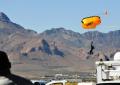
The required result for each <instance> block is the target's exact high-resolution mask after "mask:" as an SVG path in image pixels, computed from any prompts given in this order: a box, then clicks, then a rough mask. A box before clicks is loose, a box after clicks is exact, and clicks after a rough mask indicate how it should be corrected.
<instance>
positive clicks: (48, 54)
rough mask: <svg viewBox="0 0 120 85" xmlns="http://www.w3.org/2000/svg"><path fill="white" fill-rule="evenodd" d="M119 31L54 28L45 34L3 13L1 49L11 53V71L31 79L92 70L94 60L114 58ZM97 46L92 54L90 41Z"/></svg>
mask: <svg viewBox="0 0 120 85" xmlns="http://www.w3.org/2000/svg"><path fill="white" fill-rule="evenodd" d="M119 36H120V30H116V31H111V32H108V33H101V32H98V31H91V32H86V33H83V34H80V33H77V32H73V31H71V30H66V29H65V28H52V29H50V30H46V31H44V32H42V33H37V32H35V31H33V30H29V29H25V28H24V27H22V26H20V25H18V24H16V23H14V22H12V21H11V20H10V19H9V18H8V16H7V15H6V14H4V13H2V12H1V13H0V50H4V51H6V52H7V53H8V55H9V58H10V61H11V62H12V71H13V72H15V73H17V74H19V75H22V76H25V77H29V78H38V77H39V76H41V75H52V74H54V73H70V72H85V71H87V72H93V71H95V61H96V60H99V59H101V58H102V59H104V60H108V59H112V58H113V55H114V53H115V52H116V51H117V50H120V49H119V48H120V44H119V43H120V37H119ZM92 41H93V45H94V47H95V49H94V50H93V55H89V51H90V46H91V42H92Z"/></svg>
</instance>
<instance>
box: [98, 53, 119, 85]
mask: <svg viewBox="0 0 120 85" xmlns="http://www.w3.org/2000/svg"><path fill="white" fill-rule="evenodd" d="M96 72H97V73H96V76H97V85H120V52H116V54H115V55H114V58H113V61H102V60H101V61H97V62H96Z"/></svg>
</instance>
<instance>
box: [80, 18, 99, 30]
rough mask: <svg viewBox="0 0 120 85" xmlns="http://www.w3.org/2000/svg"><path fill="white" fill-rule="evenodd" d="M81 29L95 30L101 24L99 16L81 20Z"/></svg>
mask: <svg viewBox="0 0 120 85" xmlns="http://www.w3.org/2000/svg"><path fill="white" fill-rule="evenodd" d="M81 22H82V27H83V28H84V29H95V28H96V26H97V25H99V24H100V23H101V19H100V17H99V16H90V17H85V18H83V19H82V21H81Z"/></svg>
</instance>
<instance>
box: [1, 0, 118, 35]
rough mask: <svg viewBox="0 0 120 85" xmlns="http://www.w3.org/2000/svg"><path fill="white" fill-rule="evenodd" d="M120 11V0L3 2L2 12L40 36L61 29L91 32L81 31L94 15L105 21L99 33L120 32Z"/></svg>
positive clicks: (99, 28) (9, 0)
mask: <svg viewBox="0 0 120 85" xmlns="http://www.w3.org/2000/svg"><path fill="white" fill-rule="evenodd" d="M119 9H120V0H0V11H2V12H4V13H6V14H7V15H8V17H9V18H10V19H11V20H12V21H13V22H15V23H17V24H20V25H22V26H23V27H25V28H27V29H33V30H35V31H37V32H42V31H44V30H46V29H51V28H58V27H64V28H66V29H69V30H73V31H75V32H80V33H83V32H85V31H90V30H84V29H83V28H82V27H81V19H82V18H84V17H87V16H93V15H98V16H100V17H101V19H102V23H101V25H99V26H98V27H97V28H96V30H99V31H102V32H108V31H111V30H118V29H120V10H119ZM105 10H107V11H108V16H105V15H104V12H105Z"/></svg>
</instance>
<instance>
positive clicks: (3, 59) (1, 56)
mask: <svg viewBox="0 0 120 85" xmlns="http://www.w3.org/2000/svg"><path fill="white" fill-rule="evenodd" d="M10 68H11V63H10V62H9V59H8V56H7V54H6V53H5V52H4V51H0V70H5V69H10Z"/></svg>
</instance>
